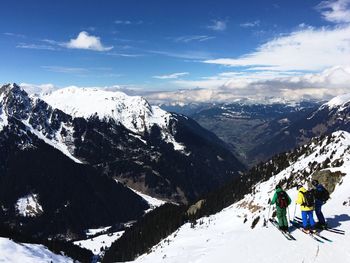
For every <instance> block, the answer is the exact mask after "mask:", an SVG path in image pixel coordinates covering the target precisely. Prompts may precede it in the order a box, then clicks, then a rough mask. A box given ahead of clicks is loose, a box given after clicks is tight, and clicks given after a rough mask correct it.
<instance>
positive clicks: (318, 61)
mask: <svg viewBox="0 0 350 263" xmlns="http://www.w3.org/2000/svg"><path fill="white" fill-rule="evenodd" d="M349 61H350V25H344V26H336V27H322V28H320V29H314V28H310V27H308V28H301V29H299V30H298V31H296V32H292V33H290V34H288V35H282V36H279V37H276V38H275V39H272V40H270V41H268V42H266V43H265V44H263V45H261V46H260V47H258V48H257V49H256V50H255V51H253V52H251V53H248V54H245V55H243V56H241V57H238V58H219V59H211V60H206V61H204V62H205V63H211V64H219V65H225V66H232V67H247V68H248V69H251V70H257V69H259V70H277V71H280V70H282V71H286V70H298V71H319V70H323V69H325V68H327V67H332V66H334V65H347V64H348V63H349Z"/></svg>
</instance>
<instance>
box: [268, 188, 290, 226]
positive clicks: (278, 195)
mask: <svg viewBox="0 0 350 263" xmlns="http://www.w3.org/2000/svg"><path fill="white" fill-rule="evenodd" d="M275 190H276V191H275V193H274V195H273V197H272V200H271V205H274V204H276V211H277V219H278V226H279V228H280V229H281V230H282V231H288V220H287V207H288V206H289V205H290V203H291V202H292V200H291V199H290V197H289V195H288V194H287V193H286V192H285V191H283V189H282V187H281V186H280V185H277V186H276V188H275Z"/></svg>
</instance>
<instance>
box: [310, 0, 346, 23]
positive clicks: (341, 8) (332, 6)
mask: <svg viewBox="0 0 350 263" xmlns="http://www.w3.org/2000/svg"><path fill="white" fill-rule="evenodd" d="M317 9H318V10H320V12H321V14H322V16H323V18H324V19H325V20H327V21H330V22H333V23H350V0H335V1H334V0H333V1H322V2H321V3H320V4H319V5H318V6H317Z"/></svg>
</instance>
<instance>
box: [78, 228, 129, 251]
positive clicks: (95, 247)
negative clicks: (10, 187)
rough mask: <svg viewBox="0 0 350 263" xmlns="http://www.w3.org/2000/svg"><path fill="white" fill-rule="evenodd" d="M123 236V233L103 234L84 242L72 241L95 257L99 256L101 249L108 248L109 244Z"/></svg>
mask: <svg viewBox="0 0 350 263" xmlns="http://www.w3.org/2000/svg"><path fill="white" fill-rule="evenodd" d="M123 234H124V231H118V232H114V233H108V234H103V235H99V236H97V237H93V238H89V239H85V240H79V241H74V244H75V245H78V246H80V247H82V248H86V249H88V250H90V251H91V252H92V253H94V254H95V255H99V254H100V253H101V247H103V248H105V247H107V248H109V247H110V246H111V244H112V243H113V242H114V241H116V240H118V239H119V238H121V236H122V235H123Z"/></svg>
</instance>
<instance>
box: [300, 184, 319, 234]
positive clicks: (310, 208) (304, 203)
mask: <svg viewBox="0 0 350 263" xmlns="http://www.w3.org/2000/svg"><path fill="white" fill-rule="evenodd" d="M297 189H298V197H297V199H296V201H295V203H297V204H298V205H300V210H301V218H302V220H303V230H304V232H306V233H310V232H311V231H312V230H313V229H314V227H315V221H314V217H313V212H314V196H313V191H307V190H306V189H305V188H304V187H303V186H301V185H299V186H297ZM310 230H311V231H310Z"/></svg>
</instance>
